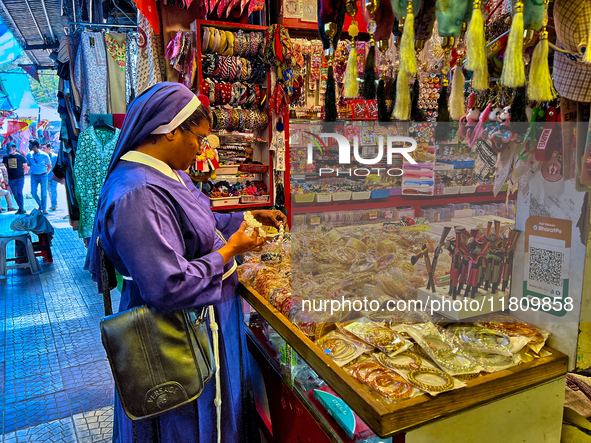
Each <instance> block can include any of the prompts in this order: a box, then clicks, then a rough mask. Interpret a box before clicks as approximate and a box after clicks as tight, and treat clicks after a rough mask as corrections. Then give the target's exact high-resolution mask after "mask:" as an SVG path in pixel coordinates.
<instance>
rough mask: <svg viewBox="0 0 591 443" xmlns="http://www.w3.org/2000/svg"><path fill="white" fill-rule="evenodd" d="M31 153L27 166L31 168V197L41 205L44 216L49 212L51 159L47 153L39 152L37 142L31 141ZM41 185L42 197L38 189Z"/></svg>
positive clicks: (28, 155)
mask: <svg viewBox="0 0 591 443" xmlns="http://www.w3.org/2000/svg"><path fill="white" fill-rule="evenodd" d="M29 149H30V152H29V153H28V154H27V164H28V165H29V166H30V167H31V195H32V196H33V198H34V199H35V201H36V202H37V204H38V205H39V210H40V211H41V213H43V214H49V212H47V210H46V208H47V175H48V174H49V171H51V159H50V158H49V155H47V154H46V153H45V152H43V151H41V150H39V142H38V141H37V140H30V141H29ZM39 185H41V196H39V195H37V189H38V188H39Z"/></svg>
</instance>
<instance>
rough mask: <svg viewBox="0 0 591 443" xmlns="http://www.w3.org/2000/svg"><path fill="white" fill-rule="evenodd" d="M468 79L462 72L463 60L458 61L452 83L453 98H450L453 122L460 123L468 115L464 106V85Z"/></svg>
mask: <svg viewBox="0 0 591 443" xmlns="http://www.w3.org/2000/svg"><path fill="white" fill-rule="evenodd" d="M465 82H466V77H464V73H463V72H462V63H461V60H458V62H457V64H456V69H455V72H454V78H453V80H452V82H451V96H450V97H449V102H448V103H449V116H450V117H451V119H452V120H454V121H458V120H459V119H460V118H462V117H463V116H464V115H465V114H466V107H465V106H464V83H465Z"/></svg>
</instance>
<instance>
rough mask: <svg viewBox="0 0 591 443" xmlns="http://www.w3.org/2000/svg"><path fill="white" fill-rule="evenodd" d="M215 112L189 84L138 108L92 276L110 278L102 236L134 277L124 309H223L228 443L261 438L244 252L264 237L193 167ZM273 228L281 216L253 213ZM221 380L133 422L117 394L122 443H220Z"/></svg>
mask: <svg viewBox="0 0 591 443" xmlns="http://www.w3.org/2000/svg"><path fill="white" fill-rule="evenodd" d="M209 125H210V119H209V113H208V111H207V109H206V108H205V107H204V106H203V105H201V104H200V102H199V99H198V98H197V97H196V96H195V95H194V94H193V93H192V92H191V91H190V90H189V89H188V88H186V87H185V86H183V85H180V84H177V83H167V82H163V83H159V84H157V85H155V86H153V87H152V88H150V89H148V90H147V91H146V92H144V93H143V94H142V95H141V96H139V97H138V98H136V99H135V100H134V101H133V102H132V103H131V104H130V107H129V109H128V113H127V115H126V118H125V122H124V125H123V128H122V130H121V135H120V138H119V141H118V144H117V147H116V149H115V152H114V154H113V159H112V161H111V164H110V167H109V173H108V175H107V178H106V180H105V184H104V186H103V189H102V192H101V197H100V199H99V204H98V210H97V215H96V221H95V226H94V231H93V239H92V241H91V243H90V245H91V246H90V247H91V248H92V250H91V251H90V254H91V264H90V270H91V272H92V273H93V274H94V277H95V279H97V280H98V281H100V278H98V277H100V275H99V274H100V261H99V258H98V251H97V248H95V247H93V246H94V245H95V244H96V238H97V237H99V236H100V239H101V243H102V245H103V248H104V250H105V252H106V254H107V256H108V257H109V259H110V260H111V261H112V263H113V265H114V266H115V269H116V270H117V271H118V272H119V273H120V274H121V275H123V276H124V286H123V291H122V295H121V302H120V306H119V310H120V311H124V310H127V309H130V308H133V307H136V306H140V305H144V304H147V305H149V306H153V307H156V308H159V309H165V310H172V309H185V308H195V307H201V306H206V305H213V306H214V309H215V316H216V320H217V323H218V325H219V327H220V329H219V342H220V346H219V351H220V373H221V394H222V395H221V399H222V405H221V409H222V413H221V422H222V425H221V441H222V442H226V443H239V442H250V441H256V440H258V430H257V429H256V426H255V425H254V422H253V419H252V417H254V412H255V411H254V401H253V399H252V390H251V388H250V377H249V376H250V371H249V368H248V359H247V348H246V340H245V332H244V323H243V315H242V307H241V302H240V298H239V297H238V296H237V295H236V286H237V284H238V277H237V274H236V272H235V268H236V265H235V261H234V256H235V255H238V254H240V253H243V252H246V251H248V250H251V249H254V248H257V247H259V246H260V245H261V244H262V242H263V240H262V239H260V238H258V237H257V236H256V235H254V236H247V235H245V233H244V229H245V227H246V226H245V223H243V221H244V217H243V215H242V214H241V213H234V214H218V213H213V212H212V211H211V209H210V203H209V199H208V198H207V197H206V196H205V195H204V194H202V193H201V192H200V191H198V190H197V189H196V188H195V186H194V185H193V184H192V182H191V179H190V178H189V177H188V176H187V175H186V174H185V173H184V172H181V171H184V170H185V169H187V168H188V166H189V165H190V164H191V163H192V162H193V161H194V159H195V155H197V154H198V153H200V145H201V142H203V138H204V137H205V136H207V134H208V132H209ZM253 215H254V216H255V218H257V219H258V220H259V221H261V222H262V223H263V224H266V225H275V226H279V225H280V224H281V223H283V222H284V221H285V217H284V215H283V214H282V213H281V212H279V211H253ZM215 391H216V387H215V381H214V380H213V379H212V381H210V382H209V383H207V384H206V386H205V389H204V391H203V393H202V395H201V396H200V397H199V398H198V399H197V400H196V401H195V402H193V403H191V404H189V405H185V406H182V407H179V408H177V409H175V410H173V411H171V412H168V413H164V414H162V415H160V416H158V417H157V418H154V419H143V420H136V421H133V422H132V420H130V419H129V418H128V417H127V415H125V412H124V411H123V408H122V407H121V404H120V402H119V398H118V396H117V395H115V412H114V413H115V419H114V429H113V441H114V442H117V443H125V442H134V443H135V442H140V443H143V442H152V441H154V442H174V443H185V442H186V443H193V442H195V443H197V442H198V443H214V442H216V441H218V435H217V426H216V407H215V405H214V400H215V393H216V392H215Z"/></svg>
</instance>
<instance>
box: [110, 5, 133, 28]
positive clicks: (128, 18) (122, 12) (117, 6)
mask: <svg viewBox="0 0 591 443" xmlns="http://www.w3.org/2000/svg"><path fill="white" fill-rule="evenodd" d="M113 4H114V5H115V7H116V8H117V9H119V11H121V14H123V15H124V16H125V17H127V20H129V21H130V22H131V23H135V22H134V21H133V20H132V19H131V17H130V16H129V15H127V14H126V13H125V11H124V10H123V9H121V8H120V7H119V5H118V4H117V0H113ZM136 26H137V25H136Z"/></svg>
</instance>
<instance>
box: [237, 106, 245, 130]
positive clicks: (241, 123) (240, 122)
mask: <svg viewBox="0 0 591 443" xmlns="http://www.w3.org/2000/svg"><path fill="white" fill-rule="evenodd" d="M238 117H239V119H238V130H239V131H240V132H244V112H242V111H240V112H239V113H238Z"/></svg>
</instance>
